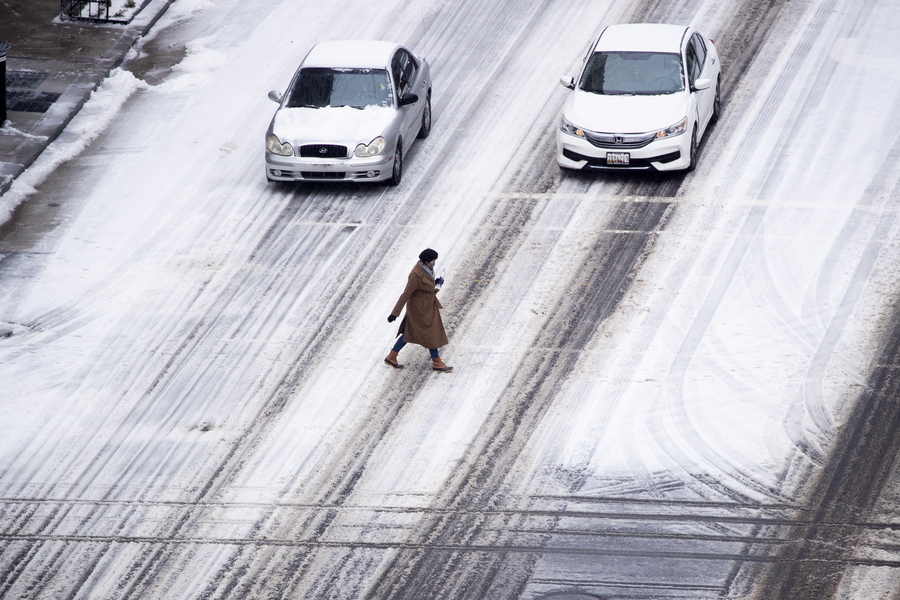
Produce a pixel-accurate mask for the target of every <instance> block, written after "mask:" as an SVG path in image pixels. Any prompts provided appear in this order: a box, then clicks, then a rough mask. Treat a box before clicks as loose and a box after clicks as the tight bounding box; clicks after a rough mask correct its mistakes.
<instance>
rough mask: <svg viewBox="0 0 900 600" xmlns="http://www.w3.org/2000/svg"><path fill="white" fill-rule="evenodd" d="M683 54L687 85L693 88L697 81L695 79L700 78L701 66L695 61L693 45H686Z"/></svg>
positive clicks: (695, 55) (695, 54)
mask: <svg viewBox="0 0 900 600" xmlns="http://www.w3.org/2000/svg"><path fill="white" fill-rule="evenodd" d="M685 54H686V56H685V58H686V60H687V72H688V83H689V84H690V85H691V86H693V85H694V82H695V81H697V77H699V76H700V70H701V69H702V68H703V66H702V64H701V63H700V61H699V60H698V59H697V52H696V50H694V44H688V45H687V49H686V51H685Z"/></svg>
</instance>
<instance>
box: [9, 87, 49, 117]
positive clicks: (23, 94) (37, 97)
mask: <svg viewBox="0 0 900 600" xmlns="http://www.w3.org/2000/svg"><path fill="white" fill-rule="evenodd" d="M59 96H60V94H51V93H49V92H32V91H29V90H9V91H7V92H6V109H7V110H9V111H10V112H31V113H45V112H47V111H48V110H50V106H51V105H52V104H53V103H54V102H56V101H57V100H59Z"/></svg>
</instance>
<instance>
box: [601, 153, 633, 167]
mask: <svg viewBox="0 0 900 600" xmlns="http://www.w3.org/2000/svg"><path fill="white" fill-rule="evenodd" d="M629 163H631V155H630V154H628V153H627V152H607V153H606V164H608V165H627V164H629Z"/></svg>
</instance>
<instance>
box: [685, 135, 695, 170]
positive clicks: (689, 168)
mask: <svg viewBox="0 0 900 600" xmlns="http://www.w3.org/2000/svg"><path fill="white" fill-rule="evenodd" d="M697 146H698V143H697V126H696V125H694V130H693V131H692V132H691V164H689V165H688V166H687V169H686V171H688V172H690V171H693V170H694V169H696V168H697Z"/></svg>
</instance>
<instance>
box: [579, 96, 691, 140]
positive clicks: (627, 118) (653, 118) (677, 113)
mask: <svg viewBox="0 0 900 600" xmlns="http://www.w3.org/2000/svg"><path fill="white" fill-rule="evenodd" d="M687 111H688V100H687V97H686V95H685V94H684V93H675V94H665V95H660V96H606V95H602V94H592V93H590V92H583V91H581V90H574V91H573V92H572V93H571V94H569V98H568V99H567V100H566V105H565V108H564V109H563V114H564V115H565V117H566V119H568V120H569V122H570V123H572V124H573V125H575V126H576V127H581V128H582V129H587V130H589V131H597V132H602V133H644V132H648V131H656V130H658V129H665V128H666V127H669V126H670V125H674V124H675V123H677V122H678V121H680V120H681V119H683V118H684V117H685V116H686V115H687Z"/></svg>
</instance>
